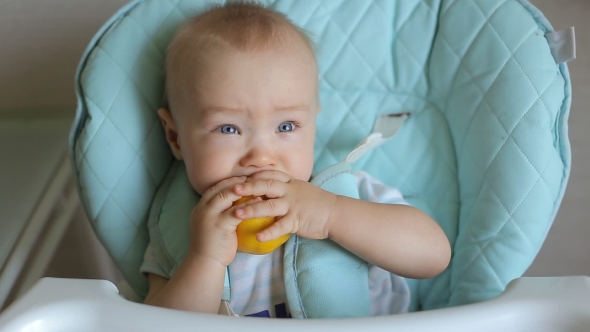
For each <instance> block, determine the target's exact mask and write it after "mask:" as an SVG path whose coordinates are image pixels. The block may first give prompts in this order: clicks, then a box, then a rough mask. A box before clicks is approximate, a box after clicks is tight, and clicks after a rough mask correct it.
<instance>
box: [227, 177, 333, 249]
mask: <svg viewBox="0 0 590 332" xmlns="http://www.w3.org/2000/svg"><path fill="white" fill-rule="evenodd" d="M233 188H234V193H235V194H237V195H240V196H266V197H267V198H268V199H267V200H264V201H259V202H256V203H253V204H250V205H247V206H244V207H237V208H236V209H235V217H236V218H238V219H249V218H257V217H266V216H271V217H277V221H276V222H275V223H274V224H273V225H272V226H270V227H268V228H267V229H266V230H264V231H262V232H260V233H258V235H257V237H256V238H257V239H258V241H260V242H264V241H269V240H272V239H276V238H277V237H279V236H281V235H284V234H289V233H292V234H297V235H299V236H302V237H305V238H310V239H325V238H327V237H328V236H329V225H328V221H329V220H330V218H329V217H330V214H331V209H332V207H334V206H335V205H336V195H334V194H332V193H330V192H328V191H325V190H323V189H321V188H319V187H317V186H315V185H313V184H311V183H309V182H306V181H301V180H296V179H292V178H291V177H290V176H289V175H288V174H286V173H283V172H280V171H262V172H258V173H256V174H254V175H252V176H250V177H249V178H248V180H247V181H246V182H245V183H238V184H235V185H234V186H233Z"/></svg>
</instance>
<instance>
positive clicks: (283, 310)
mask: <svg viewBox="0 0 590 332" xmlns="http://www.w3.org/2000/svg"><path fill="white" fill-rule="evenodd" d="M275 314H276V316H277V318H291V314H290V313H289V312H287V306H286V305H285V304H284V303H279V304H277V305H275ZM246 317H266V318H270V312H269V311H268V310H263V311H261V312H257V313H255V314H250V315H246Z"/></svg>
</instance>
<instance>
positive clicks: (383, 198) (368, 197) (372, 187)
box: [352, 171, 409, 205]
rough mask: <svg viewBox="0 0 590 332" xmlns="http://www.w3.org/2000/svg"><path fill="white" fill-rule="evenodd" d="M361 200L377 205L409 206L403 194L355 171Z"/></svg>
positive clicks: (366, 174) (365, 174)
mask: <svg viewBox="0 0 590 332" xmlns="http://www.w3.org/2000/svg"><path fill="white" fill-rule="evenodd" d="M352 173H353V175H354V178H355V180H356V185H357V188H358V191H359V196H360V199H362V200H364V201H369V202H375V203H384V204H403V205H409V204H408V202H406V201H405V200H404V197H403V196H402V193H401V192H400V191H399V190H398V189H397V188H394V187H389V186H387V185H385V184H383V183H381V181H379V180H377V179H376V178H374V177H372V176H371V175H369V174H368V173H367V172H364V171H353V172H352Z"/></svg>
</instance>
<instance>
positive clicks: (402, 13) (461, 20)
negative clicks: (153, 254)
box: [71, 0, 570, 310]
mask: <svg viewBox="0 0 590 332" xmlns="http://www.w3.org/2000/svg"><path fill="white" fill-rule="evenodd" d="M211 2H217V1H204V0H143V1H141V0H138V1H134V2H132V3H130V4H129V5H127V6H126V7H124V8H122V9H121V10H120V11H119V12H118V13H117V14H115V15H114V16H113V17H112V18H111V19H110V20H109V21H108V22H107V23H106V24H105V25H104V27H103V28H102V29H101V30H100V31H99V32H98V34H97V35H96V36H95V37H94V39H93V40H92V41H91V43H90V45H89V46H88V49H87V51H86V53H85V55H84V57H83V59H82V61H81V63H80V66H79V71H78V75H77V94H78V99H79V106H78V113H77V119H76V122H75V124H74V127H73V129H72V135H71V148H72V158H73V164H74V169H75V172H76V175H77V178H78V183H79V190H80V195H81V198H82V201H83V204H84V206H85V208H86V211H87V214H88V216H89V219H90V220H91V222H92V224H93V227H94V229H95V231H96V233H97V235H98V237H99V239H100V240H101V241H102V243H103V244H104V245H105V247H106V249H107V250H108V252H109V253H110V254H111V256H112V257H113V259H114V261H115V262H116V264H117V265H118V266H119V268H120V269H121V271H122V272H123V275H124V276H125V278H126V279H127V281H128V282H129V283H130V284H131V286H132V287H133V288H134V289H135V290H136V292H138V293H139V294H140V295H145V293H146V289H147V284H146V280H145V279H144V278H143V277H142V276H140V275H139V272H138V270H139V265H140V264H141V262H142V259H143V253H144V250H145V248H146V246H147V243H148V234H147V228H146V226H145V223H146V220H147V217H148V213H149V210H150V203H151V201H152V198H153V195H154V193H155V191H156V189H157V187H158V185H159V184H160V182H161V181H162V179H163V178H164V176H165V175H166V172H167V170H168V167H169V166H170V163H171V161H172V156H171V154H170V152H169V150H168V147H167V145H166V142H165V139H164V136H163V131H162V130H161V128H160V124H159V120H158V118H157V115H156V110H157V109H158V107H159V106H160V105H159V103H160V100H161V96H162V88H163V79H164V72H163V61H164V55H165V50H166V47H167V45H168V43H169V41H170V39H171V36H172V35H173V33H174V31H175V30H176V28H177V27H178V26H179V25H180V24H181V23H182V22H183V21H184V20H185V19H186V18H187V17H189V16H191V15H193V14H195V13H197V12H199V11H201V10H203V9H204V8H206V6H207V4H209V3H211ZM261 2H262V3H265V4H268V5H269V6H271V7H273V8H275V9H276V10H278V11H280V12H283V13H285V14H287V16H288V17H289V18H290V19H292V20H293V21H294V23H296V24H297V25H299V26H301V27H303V28H304V29H305V30H306V31H308V32H309V33H310V35H311V37H312V40H314V41H315V42H316V44H317V58H318V62H319V67H320V76H321V78H320V99H321V104H322V112H321V113H320V115H319V117H318V134H317V140H316V166H315V170H316V171H317V170H320V169H322V168H325V167H326V166H328V165H330V164H332V163H334V162H336V161H338V160H339V159H341V158H343V157H344V156H345V154H346V153H347V152H349V151H350V150H351V149H352V148H353V147H354V145H355V144H356V143H358V142H359V140H361V139H362V138H363V137H365V136H366V135H367V134H368V133H369V132H370V130H371V128H372V125H373V122H374V120H375V117H376V115H379V114H383V113H391V112H401V111H404V112H411V113H412V115H411V117H410V118H409V119H408V120H407V121H406V124H405V125H404V127H403V128H402V129H401V130H400V132H399V134H398V136H396V137H395V138H394V139H393V140H391V141H390V142H388V143H387V144H385V145H383V146H381V147H379V148H377V149H376V150H374V151H372V152H371V153H369V154H368V155H367V156H365V157H363V158H362V159H361V160H360V161H359V162H358V163H357V164H356V167H358V168H361V169H364V170H366V171H367V172H369V173H371V174H372V175H373V176H375V177H377V178H379V179H380V180H381V181H383V182H384V183H386V184H389V185H392V186H395V187H397V188H399V189H400V190H401V192H402V193H403V194H404V196H405V197H406V199H407V200H408V202H410V203H411V204H413V205H415V206H417V207H418V208H420V209H422V210H424V211H425V212H427V213H428V214H430V215H431V216H432V217H433V218H434V219H435V220H436V221H437V222H439V223H440V225H441V226H442V227H443V229H444V230H445V232H446V234H447V236H448V237H449V239H450V241H451V243H452V244H453V259H452V262H451V265H450V266H449V268H448V269H447V270H446V271H445V272H443V273H442V274H441V275H439V276H437V277H436V278H432V279H428V280H421V281H416V280H410V285H411V288H412V291H413V299H412V301H413V305H412V309H413V310H415V309H417V308H418V307H419V306H420V307H421V308H423V309H430V308H438V307H445V306H449V305H457V304H464V303H470V302H475V301H479V300H483V299H488V298H490V297H493V296H495V295H497V294H499V293H500V292H501V291H502V290H503V289H504V287H505V285H506V284H507V283H508V282H509V281H510V280H512V279H514V278H516V277H519V276H521V275H522V274H523V273H524V271H525V270H526V269H527V268H528V266H529V265H530V263H531V262H532V261H533V259H534V257H535V256H536V254H537V252H538V250H539V248H540V246H541V244H542V242H543V240H544V238H545V236H546V234H547V231H548V229H549V227H550V225H551V223H552V221H553V219H554V217H555V214H556V211H557V209H558V206H559V204H560V202H561V199H562V197H563V193H564V190H565V185H566V182H567V178H568V175H569V170H570V148H569V141H568V137H567V116H568V112H569V107H570V85H569V84H570V83H569V75H568V72H567V67H566V66H565V64H556V62H555V60H554V59H553V57H552V55H551V52H550V49H549V46H548V43H547V40H546V38H545V34H546V33H547V32H550V31H552V28H551V26H550V25H549V23H548V22H547V21H546V20H545V19H544V18H543V16H542V14H541V13H540V12H539V11H538V10H536V9H535V8H534V7H533V6H532V5H530V4H528V3H527V2H526V1H524V0H522V1H520V0H494V1H492V0H475V1H474V0H403V1H401V0H397V1H391V0H372V1H346V0H333V1H297V0H276V1H275V0H266V1H261Z"/></svg>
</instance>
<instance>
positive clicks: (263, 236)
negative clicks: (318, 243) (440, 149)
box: [234, 171, 451, 278]
mask: <svg viewBox="0 0 590 332" xmlns="http://www.w3.org/2000/svg"><path fill="white" fill-rule="evenodd" d="M234 188H235V191H236V193H238V194H241V195H254V196H261V195H265V196H267V197H268V198H270V199H269V200H266V201H263V202H260V203H258V204H254V205H251V206H248V207H246V208H243V209H238V210H236V215H237V216H239V217H240V218H244V219H245V218H252V217H261V216H265V215H271V216H276V217H279V218H278V220H277V222H276V223H275V224H273V225H272V226H270V227H269V228H267V229H266V230H264V231H263V232H261V233H259V234H258V235H257V238H258V240H259V241H268V240H272V239H274V238H277V237H279V236H281V235H283V234H286V233H295V234H297V235H299V236H302V237H306V238H311V239H324V238H327V237H329V238H330V239H332V240H333V241H335V242H337V243H338V244H340V245H341V246H343V247H344V248H346V249H348V250H350V251H351V252H353V253H355V254H356V255H357V256H359V257H361V258H363V259H365V260H366V261H368V262H370V263H372V264H374V265H377V266H379V267H381V268H383V269H386V270H388V271H390V272H392V273H395V274H398V275H400V276H404V277H409V278H429V277H433V276H435V275H437V274H438V273H440V272H442V271H443V270H444V269H445V268H446V267H447V266H448V264H449V260H450V256H451V249H450V244H449V241H448V239H447V237H446V235H445V234H444V232H443V231H442V229H441V228H440V226H439V225H438V224H437V223H436V222H435V221H434V220H432V219H431V218H430V217H429V216H428V215H427V214H425V213H424V212H422V211H420V210H419V209H417V208H414V207H411V206H407V205H397V204H380V203H372V202H367V201H363V200H359V199H353V198H349V197H345V196H338V195H335V194H333V193H330V192H328V191H325V190H323V189H320V188H318V187H317V186H315V185H313V184H310V183H308V182H305V181H300V180H295V179H291V178H290V177H289V176H288V175H287V174H285V173H283V172H278V171H263V172H259V173H257V174H255V175H253V176H252V177H250V179H249V180H248V181H247V182H246V183H244V184H238V185H236V186H235V187H234Z"/></svg>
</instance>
